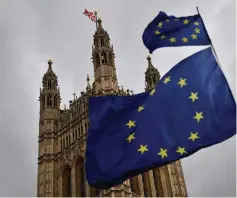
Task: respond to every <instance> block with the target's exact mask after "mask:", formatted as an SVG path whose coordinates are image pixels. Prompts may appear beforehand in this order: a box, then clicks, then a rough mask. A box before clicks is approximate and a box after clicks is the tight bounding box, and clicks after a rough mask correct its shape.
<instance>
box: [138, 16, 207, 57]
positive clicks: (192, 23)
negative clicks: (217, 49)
mask: <svg viewBox="0 0 237 198" xmlns="http://www.w3.org/2000/svg"><path fill="white" fill-rule="evenodd" d="M142 40H143V43H144V45H145V46H146V47H147V48H148V50H149V52H150V53H152V52H153V51H154V50H156V49H158V48H162V47H180V46H200V45H210V44H211V40H210V38H209V36H208V34H207V31H206V29H205V27H204V24H203V21H202V18H201V16H200V14H197V15H194V16H186V17H175V16H168V15H167V14H166V13H165V12H162V11H161V12H159V14H158V15H157V16H156V17H155V18H154V19H153V20H152V21H151V22H150V23H149V24H148V26H147V27H146V28H145V30H144V32H143V35H142Z"/></svg>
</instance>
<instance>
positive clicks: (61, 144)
mask: <svg viewBox="0 0 237 198" xmlns="http://www.w3.org/2000/svg"><path fill="white" fill-rule="evenodd" d="M60 148H61V150H62V149H63V143H62V140H61V141H60Z"/></svg>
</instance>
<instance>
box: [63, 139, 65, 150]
mask: <svg viewBox="0 0 237 198" xmlns="http://www.w3.org/2000/svg"><path fill="white" fill-rule="evenodd" d="M63 148H65V139H64V138H63Z"/></svg>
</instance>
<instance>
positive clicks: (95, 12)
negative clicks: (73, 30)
mask: <svg viewBox="0 0 237 198" xmlns="http://www.w3.org/2000/svg"><path fill="white" fill-rule="evenodd" d="M94 14H95V25H96V29H97V14H98V13H97V11H96V10H95V11H94Z"/></svg>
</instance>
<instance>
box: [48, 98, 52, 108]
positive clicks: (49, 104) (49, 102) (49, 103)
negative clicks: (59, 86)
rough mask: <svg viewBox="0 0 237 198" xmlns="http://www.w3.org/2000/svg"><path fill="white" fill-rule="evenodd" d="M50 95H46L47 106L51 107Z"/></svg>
mask: <svg viewBox="0 0 237 198" xmlns="http://www.w3.org/2000/svg"><path fill="white" fill-rule="evenodd" d="M52 103H53V102H52V96H48V97H47V107H52Z"/></svg>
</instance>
